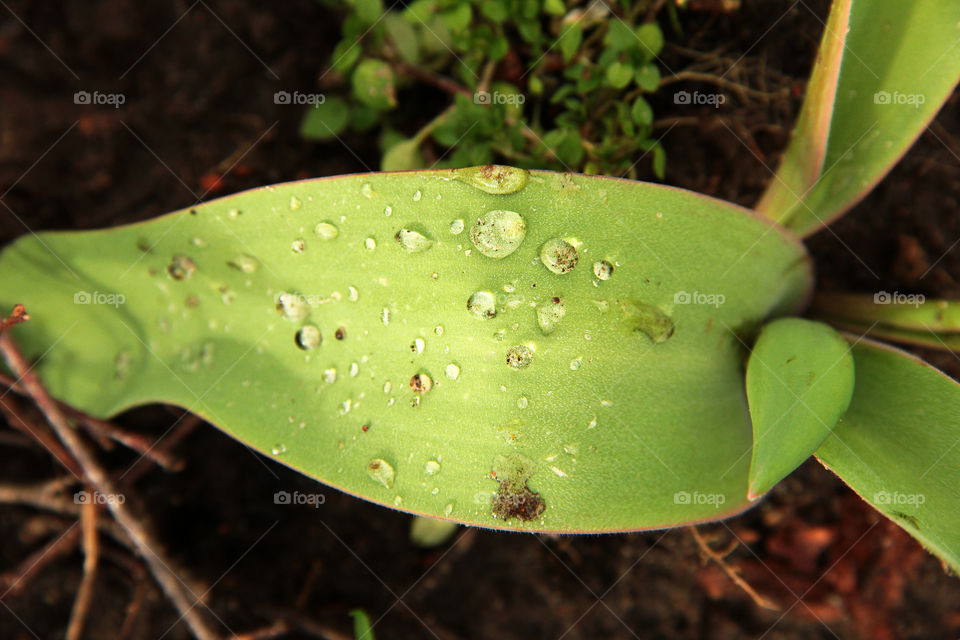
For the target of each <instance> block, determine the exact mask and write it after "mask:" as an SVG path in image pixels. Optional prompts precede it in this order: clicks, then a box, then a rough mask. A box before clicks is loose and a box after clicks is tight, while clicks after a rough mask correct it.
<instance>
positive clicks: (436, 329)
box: [433, 324, 443, 336]
mask: <svg viewBox="0 0 960 640" xmlns="http://www.w3.org/2000/svg"><path fill="white" fill-rule="evenodd" d="M433 332H434V333H435V334H437V335H438V336H442V335H443V327H442V326H440V325H439V324H438V325H437V326H435V327H434V328H433Z"/></svg>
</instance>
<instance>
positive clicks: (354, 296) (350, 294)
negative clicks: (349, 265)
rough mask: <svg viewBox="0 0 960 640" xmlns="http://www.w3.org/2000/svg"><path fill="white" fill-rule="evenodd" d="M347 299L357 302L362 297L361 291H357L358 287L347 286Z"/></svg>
mask: <svg viewBox="0 0 960 640" xmlns="http://www.w3.org/2000/svg"><path fill="white" fill-rule="evenodd" d="M347 299H348V300H350V302H356V301H357V300H359V299H360V292H359V291H357V288H356V287H347Z"/></svg>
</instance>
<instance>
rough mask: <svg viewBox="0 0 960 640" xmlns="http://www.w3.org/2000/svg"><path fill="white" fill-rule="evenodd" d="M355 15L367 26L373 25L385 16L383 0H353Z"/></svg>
mask: <svg viewBox="0 0 960 640" xmlns="http://www.w3.org/2000/svg"><path fill="white" fill-rule="evenodd" d="M351 4H352V5H353V10H354V15H356V16H357V17H358V18H359V19H360V20H361V21H362V22H363V23H364V24H365V25H371V24H373V23H375V22H377V21H378V20H380V17H381V16H382V15H383V12H384V8H383V0H351Z"/></svg>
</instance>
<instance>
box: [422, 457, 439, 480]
mask: <svg viewBox="0 0 960 640" xmlns="http://www.w3.org/2000/svg"><path fill="white" fill-rule="evenodd" d="M423 472H424V473H425V474H426V475H428V476H433V475H436V474H438V473H440V463H439V462H437V461H436V460H427V463H426V464H425V465H423Z"/></svg>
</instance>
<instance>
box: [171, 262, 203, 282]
mask: <svg viewBox="0 0 960 640" xmlns="http://www.w3.org/2000/svg"><path fill="white" fill-rule="evenodd" d="M196 270H197V265H196V264H195V263H194V262H193V260H191V259H190V258H188V257H187V256H173V260H171V261H170V264H169V265H167V273H169V274H170V277H171V278H173V279H174V280H186V279H187V278H189V277H190V276H192V275H193V272H194V271H196Z"/></svg>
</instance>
